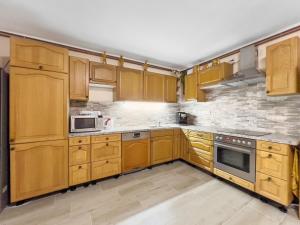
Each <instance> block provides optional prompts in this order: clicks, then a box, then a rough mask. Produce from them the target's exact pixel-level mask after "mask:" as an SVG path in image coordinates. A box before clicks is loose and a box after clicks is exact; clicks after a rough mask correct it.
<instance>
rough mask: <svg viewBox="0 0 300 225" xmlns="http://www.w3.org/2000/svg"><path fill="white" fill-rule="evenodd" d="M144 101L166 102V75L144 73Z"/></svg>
mask: <svg viewBox="0 0 300 225" xmlns="http://www.w3.org/2000/svg"><path fill="white" fill-rule="evenodd" d="M144 100H146V101H155V102H163V101H164V75H161V74H158V73H152V72H148V71H145V72H144Z"/></svg>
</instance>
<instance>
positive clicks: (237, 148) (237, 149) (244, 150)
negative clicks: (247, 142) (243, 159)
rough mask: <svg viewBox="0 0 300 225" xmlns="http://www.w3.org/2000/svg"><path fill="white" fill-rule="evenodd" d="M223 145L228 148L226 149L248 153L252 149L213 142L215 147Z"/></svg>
mask: <svg viewBox="0 0 300 225" xmlns="http://www.w3.org/2000/svg"><path fill="white" fill-rule="evenodd" d="M218 146H220V147H224V148H228V149H233V150H235V151H237V152H242V153H248V154H250V153H251V152H252V151H251V150H252V149H249V148H239V147H235V146H231V145H224V144H219V143H215V147H218Z"/></svg>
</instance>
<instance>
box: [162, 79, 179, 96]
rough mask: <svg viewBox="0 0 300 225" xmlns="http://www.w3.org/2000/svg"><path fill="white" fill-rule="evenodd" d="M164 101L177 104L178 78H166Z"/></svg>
mask: <svg viewBox="0 0 300 225" xmlns="http://www.w3.org/2000/svg"><path fill="white" fill-rule="evenodd" d="M164 79H165V80H164V92H165V93H164V101H165V102H177V94H176V92H177V78H176V77H172V76H164Z"/></svg>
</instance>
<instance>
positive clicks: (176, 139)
mask: <svg viewBox="0 0 300 225" xmlns="http://www.w3.org/2000/svg"><path fill="white" fill-rule="evenodd" d="M180 148H181V138H180V134H179V135H174V148H173V150H174V152H173V159H179V158H180Z"/></svg>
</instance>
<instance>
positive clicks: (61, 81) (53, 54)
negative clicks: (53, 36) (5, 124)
mask: <svg viewBox="0 0 300 225" xmlns="http://www.w3.org/2000/svg"><path fill="white" fill-rule="evenodd" d="M68 60H69V57H68V50H66V49H64V48H60V47H56V46H52V45H49V44H45V43H41V42H38V41H32V40H28V39H19V38H11V63H10V65H11V68H10V88H9V89H10V91H9V95H10V109H9V110H10V112H9V114H10V121H9V123H10V134H9V136H10V172H11V202H17V201H21V200H24V199H27V198H31V197H35V196H38V195H42V194H45V193H48V192H52V191H56V190H60V189H64V188H66V187H68V141H67V138H68V102H69V75H68V72H69V68H68V65H69V62H68Z"/></svg>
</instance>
